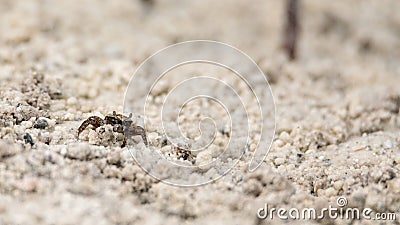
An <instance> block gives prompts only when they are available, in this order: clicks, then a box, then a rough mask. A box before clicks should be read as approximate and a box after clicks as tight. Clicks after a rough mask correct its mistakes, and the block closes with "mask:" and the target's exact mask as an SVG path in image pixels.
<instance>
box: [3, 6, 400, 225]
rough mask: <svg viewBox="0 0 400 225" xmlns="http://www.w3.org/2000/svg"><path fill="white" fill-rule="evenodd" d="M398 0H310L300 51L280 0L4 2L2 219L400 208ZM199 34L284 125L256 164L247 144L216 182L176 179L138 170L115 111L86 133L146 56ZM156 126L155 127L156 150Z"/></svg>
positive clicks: (251, 219)
mask: <svg viewBox="0 0 400 225" xmlns="http://www.w3.org/2000/svg"><path fill="white" fill-rule="evenodd" d="M399 11H400V2H398V1H396V0H391V1H389V0H384V1H373V0H368V1H329V2H328V1H317V0H303V1H302V2H301V25H302V29H301V31H302V33H301V39H300V42H299V57H298V59H297V60H296V61H294V62H289V61H288V60H287V59H286V58H285V56H284V54H283V52H282V50H281V48H280V45H281V37H282V24H283V12H284V10H283V1H262V0H260V1H250V2H248V1H208V0H206V1H177V0H176V1H157V0H154V1H137V0H130V1H122V0H118V1H95V0H84V1H76V0H74V1H64V2H61V1H50V0H33V1H11V0H2V1H0V80H1V83H0V93H1V98H0V111H1V114H0V138H1V139H0V223H1V224H80V223H82V224H263V223H272V224H285V223H287V224H294V223H297V224H304V221H290V220H289V221H284V220H279V219H275V220H272V221H271V220H266V221H262V220H258V219H257V217H256V212H257V209H258V208H260V207H263V206H264V205H265V204H266V203H267V204H268V205H269V206H270V207H286V208H289V207H298V208H300V209H301V208H302V207H316V208H322V207H325V206H327V205H329V204H333V205H334V204H335V203H336V199H337V198H338V196H345V197H346V198H347V200H348V206H349V207H359V208H363V207H368V208H371V209H372V210H373V211H374V212H393V213H399V209H400V177H399V169H400V136H399V130H400V113H399V108H400V89H399V88H400V85H399V81H400V78H399V76H400V14H399V13H398V12H399ZM192 39H211V40H218V41H222V42H226V43H228V44H231V45H233V46H235V47H237V48H239V49H241V50H242V51H244V52H246V53H247V54H248V55H249V56H251V57H252V58H253V59H254V60H255V61H256V62H257V63H258V64H259V66H260V67H261V68H262V70H263V71H264V72H265V73H266V74H267V76H268V80H269V82H270V84H271V88H272V91H273V93H274V96H275V102H276V127H277V129H276V137H275V138H274V142H273V145H272V147H271V150H270V152H269V154H268V157H267V159H266V160H265V162H264V163H263V164H262V165H261V167H260V168H259V169H258V170H256V171H255V172H253V173H250V172H248V171H247V170H246V168H247V167H246V165H247V164H246V162H247V160H245V159H243V160H242V161H240V162H239V163H238V165H237V167H235V168H234V169H233V170H232V171H231V172H230V173H229V174H228V175H227V176H225V177H223V178H221V179H219V180H217V181H216V182H214V183H212V184H209V185H205V186H200V187H193V188H180V187H173V186H170V185H167V184H164V183H162V182H158V181H157V180H155V179H153V178H151V177H150V176H148V175H147V174H146V173H145V172H144V171H142V170H141V169H140V167H139V166H138V165H137V164H136V163H135V162H134V160H133V158H132V157H131V156H130V154H129V152H128V151H127V148H126V147H124V148H121V141H122V139H121V137H119V138H118V137H115V136H109V134H110V132H111V134H114V133H115V132H114V133H112V131H108V130H107V126H105V127H103V128H104V129H103V131H101V129H100V128H99V129H97V130H92V131H90V129H87V130H85V131H84V132H83V133H82V136H80V138H79V139H78V138H77V129H78V127H79V125H80V124H81V123H82V121H84V120H85V119H86V118H88V117H89V116H92V115H97V116H101V117H103V116H105V115H106V114H108V113H110V112H112V111H114V110H115V111H117V112H122V111H123V97H124V93H125V90H126V88H127V86H128V83H129V80H130V78H131V76H132V74H133V71H134V70H135V69H136V68H137V67H138V66H139V64H140V63H141V62H142V61H143V60H144V59H146V58H147V57H148V56H150V55H151V54H152V53H154V52H155V51H157V50H159V49H161V48H163V47H166V46H168V45H170V44H173V43H177V42H181V41H186V40H192ZM134 114H135V116H140V112H134ZM108 128H109V129H112V127H111V128H110V127H108ZM107 132H108V133H107ZM150 133H151V134H150ZM27 134H28V135H27ZM107 135H108V136H107ZM159 135H160V133H159V130H157V128H154V129H153V130H151V131H148V138H149V141H150V142H151V145H152V146H153V148H154V149H160V148H161V146H160V145H161V144H160V143H158V141H157V140H158V139H157V137H159ZM110 137H111V138H110ZM137 142H138V143H135V149H137V150H140V149H144V148H146V147H145V146H144V145H143V143H141V141H140V140H139V141H137ZM221 142H223V140H222V141H221ZM164 150H165V151H170V152H171V151H172V150H171V149H169V148H166V149H164ZM176 157H180V155H179V154H178V155H176ZM193 157H194V158H190V157H189V159H188V158H187V157H185V160H189V161H190V160H193V161H194V162H195V161H196V159H197V158H199V157H196V156H193ZM197 160H200V159H197ZM399 217H400V215H398V218H397V220H396V221H373V220H355V221H350V220H339V219H338V220H332V219H328V218H325V219H322V220H315V221H308V222H307V223H308V224H318V223H322V224H382V223H387V224H398V223H399Z"/></svg>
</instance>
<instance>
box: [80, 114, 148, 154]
mask: <svg viewBox="0 0 400 225" xmlns="http://www.w3.org/2000/svg"><path fill="white" fill-rule="evenodd" d="M131 118H132V114H130V115H129V117H126V116H124V115H122V114H117V113H116V112H115V111H114V112H113V113H112V114H108V115H106V116H105V117H104V119H101V118H100V117H98V116H91V117H89V118H88V119H86V120H85V121H83V123H82V124H81V125H80V126H79V128H78V137H79V135H80V134H81V132H82V131H84V130H85V129H86V128H87V127H88V126H89V125H92V126H93V128H94V129H97V128H98V127H101V126H103V125H106V124H109V125H111V126H113V131H114V132H118V133H122V134H124V142H123V144H122V146H121V147H124V146H125V145H126V140H127V139H128V138H129V137H132V136H136V135H140V136H141V137H142V139H143V142H144V144H145V145H146V146H148V142H147V137H146V131H145V129H144V128H143V127H140V126H137V125H134V124H132V119H131Z"/></svg>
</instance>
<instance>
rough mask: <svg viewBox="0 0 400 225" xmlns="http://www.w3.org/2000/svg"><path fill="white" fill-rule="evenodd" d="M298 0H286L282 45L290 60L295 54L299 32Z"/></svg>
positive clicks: (294, 57)
mask: <svg viewBox="0 0 400 225" xmlns="http://www.w3.org/2000/svg"><path fill="white" fill-rule="evenodd" d="M298 2H299V1H298V0H287V5H286V23H285V32H284V43H283V47H284V49H285V51H286V54H287V56H288V57H289V59H290V60H294V59H296V56H297V49H296V47H297V39H298V33H299V23H298Z"/></svg>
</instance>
